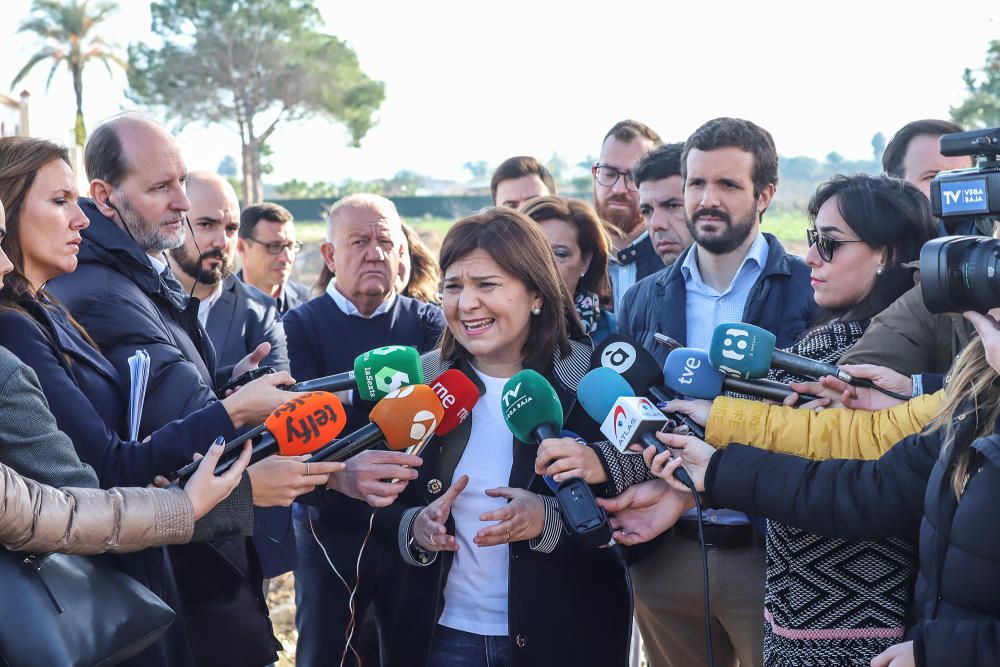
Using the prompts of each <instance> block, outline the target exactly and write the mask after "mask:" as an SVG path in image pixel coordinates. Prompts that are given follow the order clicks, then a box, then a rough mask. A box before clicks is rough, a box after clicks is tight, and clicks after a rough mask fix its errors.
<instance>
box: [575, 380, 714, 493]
mask: <svg viewBox="0 0 1000 667" xmlns="http://www.w3.org/2000/svg"><path fill="white" fill-rule="evenodd" d="M576 396H577V398H578V399H579V401H580V405H581V406H583V409H584V411H585V412H586V413H587V415H589V416H590V418H591V419H593V420H594V421H596V422H598V423H600V424H601V433H603V434H604V435H605V437H607V438H608V440H609V441H610V442H611V443H612V444H613V445H615V446H616V447H617V448H618V450H619V451H621V452H623V453H624V452H628V451H629V449H628V446H629V445H631V444H632V443H634V442H638V443H640V444H641V445H642V446H643V448H645V447H649V446H650V445H652V446H653V447H655V448H656V451H657V453H663V452H665V451H668V449H667V447H666V445H664V444H663V443H662V442H660V441H659V440H657V439H656V436H655V435H654V434H655V433H656V432H657V431H659V430H660V429H661V428H662V427H663V426H665V425H666V424H667V421H668V420H667V418H666V417H665V416H664V415H663V413H662V412H660V411H659V410H657V409H656V407H655V406H653V404H652V403H650V402H649V399H646V398H641V397H640V398H637V397H635V396H634V392H633V391H632V387H631V386H630V385H629V383H628V382H626V381H625V378H623V377H622V376H621V375H619V374H618V373H616V372H614V371H613V370H611V369H610V368H604V367H601V368H595V369H593V370H591V371H590V372H589V373H587V374H586V375H584V376H583V379H582V380H580V384H579V386H577V389H576ZM674 478H676V479H677V481H679V482H680V483H681V484H683V485H685V486H687V487H688V488H690V489H692V490H693V489H694V482H693V481H692V480H691V476H690V475H688V472H687V470H685V469H684V468H678V469H677V470H675V471H674Z"/></svg>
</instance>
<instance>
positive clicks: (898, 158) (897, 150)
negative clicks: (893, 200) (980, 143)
mask: <svg viewBox="0 0 1000 667" xmlns="http://www.w3.org/2000/svg"><path fill="white" fill-rule="evenodd" d="M964 131H965V130H964V128H963V127H962V126H961V125H959V124H958V123H953V122H952V121H950V120H940V119H936V118H924V119H923V120H915V121H913V122H912V123H907V124H906V125H904V126H903V127H901V128H899V131H898V132H896V134H894V135H892V139H890V140H889V143H888V144H887V145H886V147H885V151H884V152H883V153H882V170H883V171H885V173H887V174H891V175H893V176H896V177H897V178H903V158H905V157H906V151H907V149H908V148H909V147H910V142H911V141H913V139H914V138H915V137H919V136H921V135H925V134H927V135H931V136H940V135H942V134H951V133H952V132H964Z"/></svg>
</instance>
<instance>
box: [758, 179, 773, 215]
mask: <svg viewBox="0 0 1000 667" xmlns="http://www.w3.org/2000/svg"><path fill="white" fill-rule="evenodd" d="M772 199H774V183H768V184H767V187H766V188H764V189H763V190H761V191H760V194H759V195H757V213H758V214H760V213H763V212H764V211H766V210H767V207H768V206H770V205H771V200H772Z"/></svg>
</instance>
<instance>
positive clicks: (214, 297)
mask: <svg viewBox="0 0 1000 667" xmlns="http://www.w3.org/2000/svg"><path fill="white" fill-rule="evenodd" d="M225 286H226V281H225V280H220V281H219V282H218V284H217V285H216V286H215V289H214V290H212V293H211V294H209V295H208V296H207V297H205V298H204V299H201V301H200V303H199V305H204V306H205V308H206V309H208V310H211V309H212V306H214V305H215V302H216V301H218V300H219V297H221V296H222V292H223V290H224V288H225Z"/></svg>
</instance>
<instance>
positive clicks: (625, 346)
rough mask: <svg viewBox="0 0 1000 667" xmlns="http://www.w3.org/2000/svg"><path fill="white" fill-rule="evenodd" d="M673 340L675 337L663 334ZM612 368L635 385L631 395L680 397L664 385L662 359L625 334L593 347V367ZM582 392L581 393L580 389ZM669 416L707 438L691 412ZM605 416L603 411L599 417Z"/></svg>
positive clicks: (660, 400)
mask: <svg viewBox="0 0 1000 667" xmlns="http://www.w3.org/2000/svg"><path fill="white" fill-rule="evenodd" d="M661 337H662V338H664V339H667V340H668V341H670V342H671V343H676V341H674V340H673V339H672V338H668V337H666V336H661ZM602 367H603V368H610V369H611V370H613V371H615V372H616V373H618V374H619V375H621V376H622V377H623V378H625V381H626V382H628V384H629V386H630V387H632V391H631V392H627V393H628V394H629V395H630V396H635V395H642V396H650V397H652V398H653V399H654V400H656V401H658V402H661V403H662V402H666V401H669V400H672V399H675V398H680V396H679V395H678V394H676V393H675V392H674V391H673V390H671V389H670V388H668V387H664V386H663V373H661V372H660V362H659V361H657V360H656V357H654V356H653V355H652V354H651V353H650V352H649V351H648V350H646V349H645V348H643V347H642V346H641V345H639V344H638V343H636V342H635V341H633V340H631V339H629V338H626V337H625V336H608V337H607V338H605V339H604V340H603V341H602V342H601V344H600V345H598V346H597V348H596V349H595V350H594V354H593V356H592V357H591V368H602ZM577 393H578V395H579V392H577ZM667 417H668V418H670V419H673V420H674V421H675V422H677V423H679V424H684V425H685V426H687V427H688V430H689V431H690V432H691V433H692V434H693V435H694V436H696V437H698V438H701V439H704V438H705V429H703V428H702V427H701V425H700V424H699V423H698V422H696V421H694V420H693V419H691V418H690V417H689V416H688V415H685V414H680V413H673V412H672V413H668V414H667ZM602 419H604V417H603V413H602V417H601V418H600V419H595V421H597V423H601V420H602Z"/></svg>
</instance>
